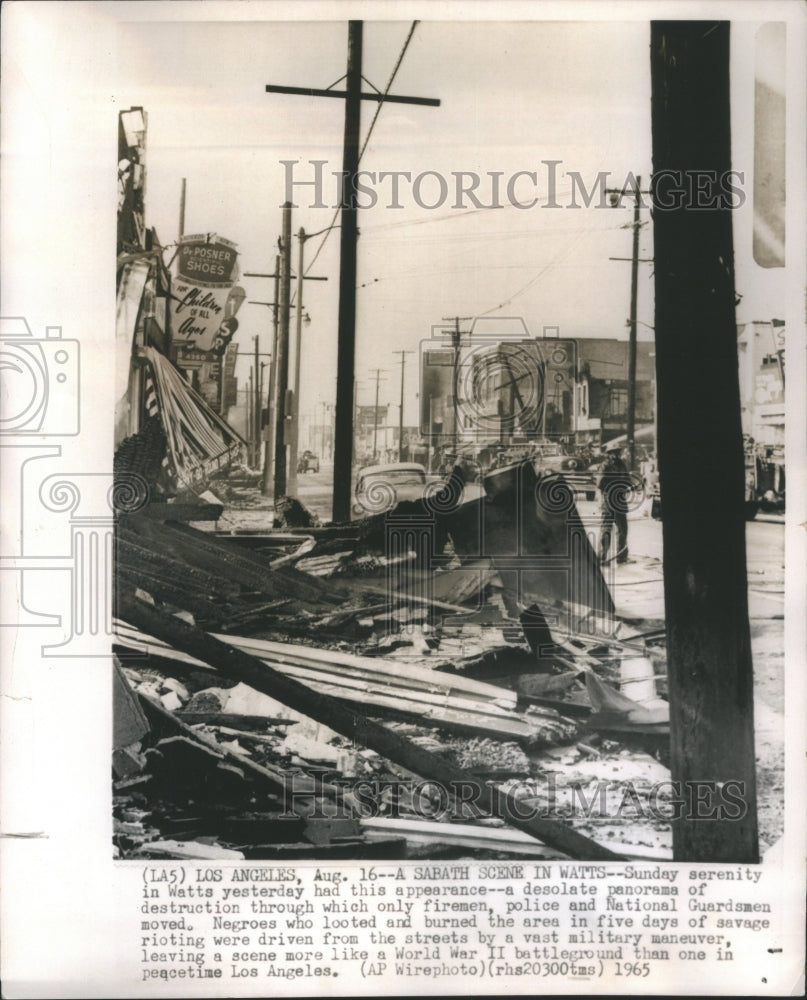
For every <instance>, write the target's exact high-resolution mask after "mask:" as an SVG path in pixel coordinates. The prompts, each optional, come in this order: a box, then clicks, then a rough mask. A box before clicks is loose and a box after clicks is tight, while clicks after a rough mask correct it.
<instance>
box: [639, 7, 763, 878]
mask: <svg viewBox="0 0 807 1000" xmlns="http://www.w3.org/2000/svg"><path fill="white" fill-rule="evenodd" d="M651 76H652V127H653V170H654V174H655V175H656V176H659V175H660V173H661V172H662V171H665V172H666V171H670V172H677V173H671V174H667V176H676V177H679V178H680V179H681V180H679V183H681V182H685V183H687V184H688V193H689V200H688V201H687V200H686V199H684V201H683V204H681V205H680V206H678V207H673V208H669V207H665V208H662V207H660V206H656V208H655V211H654V215H653V227H654V244H655V252H654V256H655V298H656V318H655V326H656V377H657V391H658V453H659V454H658V458H659V477H660V485H661V497H662V506H663V532H664V594H665V602H666V617H667V668H668V677H669V689H670V730H671V762H670V767H671V772H672V779H673V782H681V786H680V787H681V796H682V798H683V800H684V808H683V812H682V815H681V816H680V817H679V818H678V819H676V820H674V821H673V851H674V858H675V860H676V861H709V862H721V861H722V862H749V863H753V862H756V861H757V860H758V856H759V848H758V842H757V810H756V777H755V761H754V684H753V668H752V662H751V642H750V629H749V623H748V603H747V591H746V587H747V573H746V557H745V518H744V509H743V508H744V504H743V490H744V479H745V475H744V466H743V442H742V427H741V424H740V391H739V377H738V366H737V328H736V321H735V312H734V310H735V290H734V268H733V260H734V248H733V243H732V216H731V210H730V208H729V206H728V205H727V204H726V203H725V200H721V197H720V194H721V189H720V186H719V183H720V180H721V179H722V178H724V177H725V176H726V172H727V171H728V170H729V169H730V167H731V134H730V117H729V113H730V107H729V23H728V22H727V21H720V22H712V23H709V22H707V21H657V22H653V24H652V27H651ZM704 176H707V177H708V176H713V177H715V178H716V179H717V180H716V181H715V188H714V191H713V192H711V195H713V198H712V197H711V196H710V195H708V194H707V197H709V198H710V201H711V204H710V205H709V207H708V208H704V207H703V205H704V193H703V190H699V189H698V188H697V186H696V184H697V178H698V177H701V178H702V177H704ZM696 199H697V201H696ZM698 783H701V784H700V785H699V784H698ZM710 789H712V790H713V791H712V792H711V793H710V791H709V790H710ZM715 789H717V790H720V789H722V790H723V792H726V791H728V790H729V789H731V793H732V794H733V795H734V796H735V797H739V798H741V801H742V806H743V815H741V816H739V817H738V816H737V809H736V807H732V806H731V805H730V804H729V808H728V809H727V810H726V809H725V802H724V800H723V798H722V797H721V795H720V792H719V791H717V792H715V791H714V790H715ZM699 790H700V797H699V796H698V792H699ZM721 806H723V807H724V809H723V811H722V812H721Z"/></svg>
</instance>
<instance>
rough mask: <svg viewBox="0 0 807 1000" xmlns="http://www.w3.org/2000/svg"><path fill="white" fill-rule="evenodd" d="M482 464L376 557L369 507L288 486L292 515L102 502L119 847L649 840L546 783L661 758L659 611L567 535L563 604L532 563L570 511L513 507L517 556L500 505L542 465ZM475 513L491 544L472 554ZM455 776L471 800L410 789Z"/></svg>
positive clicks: (630, 776) (586, 849)
mask: <svg viewBox="0 0 807 1000" xmlns="http://www.w3.org/2000/svg"><path fill="white" fill-rule="evenodd" d="M518 470H520V471H518ZM494 480H495V481H494V483H493V488H492V490H491V491H490V492H491V502H490V503H489V504H488V505H487V506H485V505H484V504H482V502H481V501H474V502H472V503H471V504H465V505H461V506H460V507H457V508H455V509H451V508H450V506H444V507H443V508H442V510H441V512H440V514H439V516H438V517H437V518H436V519H435V522H434V534H433V538H435V539H437V542H438V543H441V544H442V547H441V548H440V549H439V552H436V556H438V557H439V558H435V560H434V565H431V566H430V565H424V564H422V563H421V560H420V558H419V557H417V556H416V555H415V554H414V552H413V553H411V554H410V553H408V552H407V551H403V552H401V553H400V554H399V555H398V556H395V557H392V558H388V556H387V554H386V553H387V551H388V550H387V549H386V547H385V546H386V537H385V535H384V532H385V531H386V530H387V528H386V527H385V522H384V519H383V516H378V515H377V516H375V517H370V518H366V519H365V520H364V521H362V522H357V523H352V524H350V525H324V526H323V525H320V524H318V523H315V522H314V521H313V520H312V519H306V523H305V524H301V523H299V520H300V519H299V518H298V517H297V515H298V514H300V510H298V509H297V507H296V505H294V504H289V505H287V506H288V508H289V511H288V512H290V514H291V520H290V521H289V519H288V518H286V523H285V524H284V526H283V528H282V529H272V530H270V531H265V532H262V533H258V532H255V531H248V532H243V533H238V532H231V533H224V532H218V531H215V530H209V529H208V530H201V529H200V527H198V526H197V527H194V526H191V524H189V523H188V522H187V520H185V518H184V515H185V514H186V513H187V511H185V510H184V509H182V510H179V511H178V514H179V515H180V516H178V518H177V520H176V521H175V520H173V519H172V518H171V517H170V516H166V511H160V512H159V516H156V515H155V514H154V513H153V512H152V513H149V514H147V515H145V516H143V515H141V514H127V515H121V516H119V517H118V523H117V532H116V556H117V598H118V615H119V618H120V619H121V620H119V622H118V625H117V638H116V652H117V656H118V657H119V659H120V663H121V665H122V666H121V667H120V668H119V677H118V681H117V682H116V684H117V685H118V686H120V685H121V681H123V684H124V691H125V693H126V697H125V698H123V699H122V700H120V699H119V696H116V706H117V705H118V701H119V700H120V704H121V708H120V714H121V718H122V719H124V718H125V717H126V716H127V713H128V716H133V715H135V713H134V712H133V709H132V706H133V705H134V706H137V711H138V712H139V713H140V716H142V723H141V725H140V726H139V727H138V728H137V729H136V735H135V737H134V739H132V740H131V741H130V743H129V744H127V745H125V746H119V745H118V742H117V740H116V746H115V757H114V759H113V765H114V778H115V798H114V816H115V829H114V837H115V845H116V849H117V852H118V856H120V857H141V856H142V857H158V856H170V850H171V848H170V846H166V845H171V844H173V843H181V844H184V845H185V846H184V847H183V848H182V849H181V850H182V851H183V852H185V853H184V854H183V855H182V856H186V857H204V856H208V855H206V854H205V853H204V852H205V851H208V852H211V853H210V854H209V856H211V857H214V856H216V854H215V852H217V851H219V852H224V853H222V854H220V855H219V856H221V857H224V856H227V855H226V852H235V854H238V856H241V857H245V858H250V859H255V858H260V859H264V858H281V857H282V858H293V857H307V856H311V857H318V858H319V857H326V856H329V857H356V858H369V857H389V858H401V857H417V856H423V855H428V856H435V854H434V852H437V855H439V854H440V852H441V851H447V850H458V851H460V852H462V853H465V854H466V856H480V857H487V856H502V857H507V856H510V855H514V856H524V855H525V854H526V855H531V856H534V857H554V856H561V857H562V856H570V857H585V858H593V857H600V856H606V855H608V856H613V857H618V856H624V857H634V856H635V857H649V856H655V855H654V852H655V854H658V855H659V856H664V852H665V851H667V844H666V840H665V839H664V838H665V837H666V835H667V833H668V832H669V823H668V822H666V823H665V821H664V820H663V819H662V820H659V821H658V822H651V821H648V820H647V819H646V818H644V819H643V818H642V816H641V815H629V814H627V813H625V812H624V810H623V811H622V812H620V811H619V810H617V809H612V810H611V813H610V814H609V816H608V820H609V823H610V825H609V826H608V827H607V829H606V827H605V826H603V825H602V822H600V821H599V820H598V821H597V822H592V821H591V817H590V816H588V817H587V816H585V815H578V814H576V813H575V812H574V810H571V811H569V810H568V808H567V805H566V804H564V803H558V802H555V801H552V800H551V797H547V796H545V795H544V794H543V791H542V785H544V784H545V783H546V782H547V780H551V781H552V782H555V783H556V784H557V783H559V784H560V786H562V787H564V788H568V787H572V786H573V785H574V783H575V782H577V783H578V785H579V787H580V788H581V789H583V792H584V793H585V792H586V791H591V788H590V786H591V782H592V781H595V782H600V784H602V782H606V783H607V782H614V781H616V778H614V777H613V775H612V776H611V777H607V775H609V774H612V772H609V771H608V770H607V767H606V765H607V763H608V762H610V761H612V760H614V759H619V760H620V761H621V764H622V766H623V769H624V773H625V775H626V777H625V781H627V782H630V781H632V780H634V778H635V780H637V781H638V780H639V778H640V776H641V774H642V773H643V772H642V767H643V765H642V761H643V760H645V759H650V760H652V761H653V762H654V764H655V765H656V766H657V767H658V769H659V771H658V776H659V779H660V780H663V775H664V774H666V775H667V778H669V771H668V770H667V769H666V767H665V766H664V763H663V760H664V757H665V753H666V743H665V740H664V739H663V737H665V736H666V733H667V731H668V726H667V722H666V720H667V718H668V715H665V707H664V706H666V702H663V701H662V700H660V699H658V697H657V693H658V692H661V693H663V690H664V672H665V671H664V654H663V630H659V629H658V628H657V627H656V626H655V623H649V625H648V623H644V622H642V621H637V622H633V623H632V624H630V625H628V624H627V623H625V622H622V623H619V622H618V620H616V618H615V616H614V614H613V603H612V602H611V600H610V595H609V594H608V591H607V586H606V584H605V581H604V580H603V578H602V575H601V573H600V571H599V568H598V567H597V565H596V560H592V559H589V558H588V557H587V553H586V550H584V549H583V550H581V552H582V555H581V558H580V559H579V560H578V562H579V563H580V565H581V566H582V572H583V574H584V577H585V580H584V581H578V583H577V585H576V589H573V590H572V592H571V597H572V598H575V599H576V600H577V601H578V602H580V601H583V602H584V603H583V604H580V603H574V602H572V603H570V600H569V598H570V592H569V589H568V587H567V586H566V584H563V583H562V582H561V581H559V580H555V579H552V578H551V577H552V574H551V573H541V572H540V570H539V568H538V567H539V565H540V557H541V556H542V555H546V554H547V552H551V551H553V549H556V548H557V547H558V546H561V545H565V544H566V542H567V540H568V539H567V536H563V538H562V537H561V533H562V532H561V522H562V523H563V524H568V523H569V522H570V518H569V517H567V516H566V513H567V512H564V515H563V517H562V518H561V517H558V518H557V519H556V518H553V516H552V514H551V512H550V514H549V515H543V516H537V517H533V516H527V515H525V514H522V516H521V524H520V527H519V528H518V529H517V531H520V532H521V535H520V541H519V542H518V544H519V545H522V546H523V545H524V544H526V546H527V550H526V551H527V555H529V556H530V558H531V559H533V560H538V562H533V563H531V568H530V571H529V572H527V573H524V572H523V571H516V569H515V568H514V567H515V566H516V563H515V562H514V559H515V557H516V555H517V553H518V549H517V547H516V548H515V550H514V546H515V544H516V543H515V541H514V539H515V535H513V533H512V531H513V530H516V529H513V528H512V525H511V524H508V520H507V511H508V510H512V509H513V504H515V505H516V509H521V508H520V507H519V505H520V504H522V503H523V500H524V497H525V496H527V495H528V494H529V493H530V491H533V493H534V492H535V490H537V489H539V488H540V483H539V482H538V481H537V480H534V473H533V477H531V476H530V473H529V472H528V471H527V470H526V469H523V468H521V467H518V468H517V471H516V472H513V471H512V470H511V471H508V470H501V471H500V470H497V474H496V476H495V477H494ZM221 495H226V491H224V490H221V489H218V488H217V496H221ZM210 499H215V497H210ZM162 506H164V507H165V508H170V507H172V506H174V505H173V504H170V503H169V504H163V505H162ZM301 509H302V510H303V513H305V511H304V509H303V508H302V507H301ZM420 509H421V510H422V508H420ZM532 509H535V510H538V509H539V508H538V506H537V505H535V504H533V508H532ZM288 512H287V513H288ZM400 513H402V514H406V510H404V511H402V512H400ZM409 513H410V514H412V515H413V516H414V515H415V513H416V511H415V509H413V510H411V511H409ZM480 517H481V518H483V523H484V519H488V521H487V523H485V528H484V530H486V531H487V533H488V539H489V540H490V539H493V540H494V541H493V544H494V545H495V546H496V552H495V553H494V554H493V555H486V556H485V557H484V558H479V557H478V554H477V555H474V552H475V551H476V550H475V549H474V541H473V539H474V532H475V531H476V530H477V527H478V525H479V524H480V521H479V518H480ZM201 520H202V519H201V518H200V521H201ZM292 522H293V523H292ZM571 522H572V524H573V527H574V526H575V523H574V517H572V518H571ZM475 526H476V527H475ZM563 531H568V528H563ZM525 539H526V542H525ZM403 566H405V567H406V569H405V572H402V571H401V567H403ZM533 567H534V568H533ZM398 588H400V589H398ZM586 588H588V589H587V590H586ZM135 595H139V596H135ZM144 600H145V601H147V602H148V603H145V604H144V603H143V601H144ZM585 601H588V602H590V603H589V604H588V605H587V604H585ZM140 607H142V608H143V609H144V611H143V614H144V615H145V617H143V618H141V615H140V612H139V611H138V608H140ZM121 609H123V611H121ZM149 609H151V610H149ZM603 617H605V618H608V619H609V621H610V625H611V626H612V627H611V628H609V629H608V630H605V629H603V628H601V625H602V619H603ZM182 620H184V621H185V622H186V623H189V624H186V625H185V626H182V625H181V624H180V623H181V621H182ZM147 621H148V622H150V623H152V624H150V625H149V627H144V623H145V622H147ZM154 623H156V624H154ZM172 623H176V625H174V624H172ZM571 625H575V626H577V628H573V627H570V626H571ZM613 626H616V627H613ZM155 631H156V632H161V634H160V635H157V634H154V633H155ZM203 636H207V637H208V641H207V642H205V643H201V639H202V637H203ZM197 637H198V638H197ZM186 640H187V642H188V643H189V645H188V646H185V645H184V643H185V641H186ZM191 648H193V649H194V652H193V653H192V652H189V650H190V649H191ZM211 650H212V653H211ZM227 651H229V652H227ZM637 660H642V661H643V662H646V663H647V664H651V666H650V668H649V669H650V674H651V687H652V694H653V698H651V699H647V698H644V700H643V699H642V698H634V697H633V695H634V694H636V692H637V691H639V692H641V693H642V694H644V695H646V694H647V688H646V685H645V687H642V686H641V683H640V681H639V680H637V678H636V677H634V676H627V674H626V669H625V668H623V664H625V663H627V662H629V661H631V662H634V665H635V661H637ZM211 661H212V662H211ZM231 663H232V664H234V666H233V669H232V671H231ZM245 670H246V671H247V674H248V675H249V677H250V678H251V679H250V680H247V681H245V679H244V676H245V675H244V673H243V671H245ZM642 670H645V667H644V666H643V667H642ZM249 671H253V673H251V674H250V673H249ZM259 671H260V672H259ZM629 672H630V671H628V673H629ZM645 672H646V670H645ZM239 678H241V679H239ZM255 684H257V685H258V687H257V688H256V687H255V686H254V685H255ZM623 687H624V691H622V690H621V688H623ZM116 690H117V689H116ZM289 692H291V695H289ZM298 692H304V694H298ZM289 698H290V699H291V702H292V704H291V705H290V704H289ZM300 698H302V699H303V701H302V702H299V701H298V702H296V703H295V699H300ZM303 702H304V704H305V705H306V706H308V711H303V710H301V707H300V706H301V704H303ZM295 704H296V707H295ZM309 712H314V716H313V717H312V716H311V715H310V714H309ZM118 714H119V713H118V709H117V708H116V719H117V717H118ZM135 717H136V715H135ZM144 725H145V727H146V728H145V729H143V726H144ZM331 725H332V726H333V727H334V728H330V726H331ZM121 731H123V730H121ZM121 738H123V737H121ZM648 754H650V755H651V756H649V757H648ZM587 763H588V764H589V765H591V764H597V765H598V766H600V765H602V767H601V773H602V775H605V776H606V777H602V778H592V774H594V773H595V772H594V771H592V769H591V767H587V766H586V764H587ZM634 764H635V765H636V766H635V767H634V766H633V765H634ZM596 773H597V774H600V771H597V772H596ZM451 780H461V781H466V782H474V783H475V786H476V787H478V788H479V791H480V796H481V801H482V803H483V805H482V806H481V807H480V805H479V804H478V803H477V804H475V805H473V806H469V804H468V803H467V802H465V803H463V802H462V801H461V799H460V798H458V797H456V796H452V795H450V794H449V795H442V796H441V795H437V800H435V798H434V795H432V798H429V795H426V796H425V798H424V793H423V792H421V794H420V796H418V795H414V794H413V792H412V789H413V788H414V789H417V788H421V789H422V788H423V787H425V784H428V783H431V784H432V785H434V786H435V788H437V786H440V784H441V782H442V783H443V785H444V786H445V785H446V784H447V783H448V784H450V782H451ZM367 783H370V786H371V787H372V788H373V790H374V795H373V796H372V797H371V798H370V799H367V797H366V796H365V797H364V799H362V795H361V791H362V789H363V788H364V787H365V786H366V785H367ZM290 789H293V794H292V795H291V797H290V791H289V790H290ZM354 789H355V792H356V794H355V795H354ZM432 791H434V789H433V790H432ZM375 792H377V794H375ZM592 794H593V792H592ZM530 796H532V798H530ZM519 802H520V803H522V804H524V803H525V802H526V803H532V804H533V805H534V804H535V803H539V804H540V806H541V808H540V810H539V811H538V814H539V817H540V818H539V819H538V820H537V821H536V823H535V824H534V825H533V827H532V828H529V829H524V828H523V824H522V827H521V828H520V827H518V824H517V823H516V824H514V823H513V822H511V821H508V823H507V825H506V826H504V827H502V826H501V819H500V818H499V819H496V810H495V809H494V812H493V813H491V812H490V808H491V807H492V806H497V805H498V806H499V807H501V806H502V805H503V804H506V803H509V804H510V807H514V806H515V805H516V804H517V803H519ZM368 803H369V804H368ZM485 806H486V807H487V808H485ZM609 808H610V807H609ZM436 810H437V812H439V816H438V820H439V821H435V819H434V816H435V815H437V813H436V812H435V811H436ZM515 811H517V810H515ZM640 812H641V810H640ZM491 824H493V825H491ZM497 824H498V825H497ZM541 824H543V826H541ZM538 829H541V830H543V831H544V832H545V833H546V834H547V836H548V838H549V839H548V840H547V839H546V838H542V837H541V836H539V835H538V834H537V833H536V830H538ZM665 831H666V833H665ZM581 834H583V836H580V835H581ZM661 834H663V835H664V836H661ZM660 836H661V839H659V837H660ZM550 841H552V843H550ZM200 845H201V846H200ZM564 848H565V849H564ZM609 848H610V852H609V850H608V849H609ZM177 850H179V848H177ZM160 851H163V852H167V853H165V854H163V855H160V853H159V852H160ZM194 851H197V852H201V853H197V854H194V853H193V852H194ZM429 852H432V853H429ZM648 852H649V853H648ZM175 856H179V855H175ZM666 856H670V855H669V853H668V854H667V855H666Z"/></svg>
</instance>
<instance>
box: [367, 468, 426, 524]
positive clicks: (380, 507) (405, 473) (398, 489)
mask: <svg viewBox="0 0 807 1000" xmlns="http://www.w3.org/2000/svg"><path fill="white" fill-rule="evenodd" d="M429 481H430V480H429V478H428V477H427V475H426V469H425V468H424V467H423V466H422V465H420V464H419V463H418V462H393V463H391V464H388V465H366V466H365V467H364V468H363V469H359V472H358V476H357V478H356V492H355V499H354V503H353V513H354V514H357V515H360V514H383V513H384V512H385V511H388V510H391V509H392V508H393V507H394V506H395V505H396V504H397V503H400V501H402V500H420V499H422V497H423V495H424V493H425V491H426V488H427V486H428V484H429Z"/></svg>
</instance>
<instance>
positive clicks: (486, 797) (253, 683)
mask: <svg viewBox="0 0 807 1000" xmlns="http://www.w3.org/2000/svg"><path fill="white" fill-rule="evenodd" d="M119 614H120V615H121V617H122V618H123V619H124V620H125V621H127V622H128V623H129V624H131V625H133V626H135V627H136V628H139V629H141V630H143V631H145V632H148V633H149V634H151V635H155V636H156V637H157V638H159V639H162V640H163V641H165V642H168V643H170V644H171V645H173V646H174V647H175V648H177V649H179V650H181V651H182V652H184V653H186V654H188V655H190V656H193V657H198V658H199V659H202V660H204V661H205V662H207V663H209V664H210V665H211V666H214V667H215V668H216V669H217V670H219V671H220V672H221V673H222V674H224V675H226V676H228V677H232V678H234V679H236V680H240V681H243V682H244V683H245V684H248V685H249V686H250V687H253V688H255V689H256V690H258V691H262V692H264V693H265V694H268V695H269V696H270V697H272V698H276V699H277V700H278V701H282V702H283V703H284V704H286V705H288V706H289V707H290V708H293V709H295V710H296V711H299V712H302V713H303V714H305V715H307V716H309V717H310V718H312V719H314V720H316V721H318V722H322V723H323V724H324V725H327V726H329V727H330V728H332V729H335V730H336V731H337V732H339V733H341V734H342V735H343V736H346V737H348V738H349V739H352V740H354V741H355V742H357V743H359V744H361V745H363V746H367V747H369V748H370V749H371V750H374V751H375V752H376V753H379V754H381V755H382V756H384V757H387V758H388V759H390V760H392V761H394V762H396V763H398V764H400V765H402V766H403V767H405V768H407V769H408V770H410V771H413V772H415V773H416V774H420V775H421V776H423V777H428V778H431V779H433V780H435V781H439V782H441V783H443V784H444V785H445V786H446V787H447V788H451V787H455V788H458V787H469V783H470V782H471V781H472V779H471V778H470V777H469V775H468V773H467V772H466V771H463V770H462V769H461V768H457V767H454V766H453V765H451V764H449V763H447V762H446V761H445V760H443V759H442V758H441V757H439V756H438V755H436V754H433V753H430V752H429V751H428V750H424V749H423V748H422V747H419V746H417V745H415V744H414V743H412V742H411V741H410V740H407V739H405V738H404V737H402V736H400V735H399V734H398V733H394V732H392V731H391V730H389V729H387V728H385V727H384V726H381V725H379V724H378V723H375V722H372V721H371V720H370V719H367V718H365V717H364V716H362V715H361V714H359V713H357V712H355V711H353V710H351V709H347V708H345V707H344V706H343V705H342V704H341V703H340V702H339V701H338V700H337V699H335V698H331V697H329V696H327V695H323V694H319V693H317V692H316V691H313V690H311V688H310V687H308V686H306V685H304V684H301V683H300V682H299V681H296V680H294V679H292V678H290V677H285V676H284V675H283V674H281V673H280V672H279V671H277V670H275V669H273V668H272V667H269V666H267V665H266V664H264V663H262V662H261V661H260V660H258V659H257V658H256V657H254V656H250V655H249V654H247V653H245V652H243V651H241V650H239V649H236V648H235V647H233V646H231V645H228V644H227V643H225V642H222V641H221V640H219V639H215V638H213V637H212V636H210V635H208V634H207V633H205V632H203V631H201V630H200V629H197V628H195V627H194V626H192V625H188V624H187V623H186V622H183V621H180V620H179V619H176V618H172V617H171V616H169V615H166V614H164V613H163V612H161V611H159V610H157V609H155V608H152V607H150V606H148V605H147V604H144V603H143V602H142V601H140V600H138V599H137V598H136V597H135V596H134V595H133V594H130V595H124V596H122V597H121V600H120V604H119ZM476 785H477V787H476V789H475V790H476V791H478V796H477V800H476V801H477V804H478V806H479V808H481V809H483V810H484V811H486V812H488V813H491V814H493V815H498V816H501V817H502V818H503V819H505V820H506V822H508V823H509V824H510V825H512V826H515V827H517V828H518V829H522V830H524V831H526V832H527V833H528V834H530V835H531V836H533V837H536V838H537V839H538V840H540V841H542V842H544V843H545V844H547V845H549V846H550V847H555V848H557V849H558V850H560V851H563V852H564V853H565V854H568V855H570V856H571V857H576V858H583V859H586V860H599V859H601V860H611V861H619V860H622V859H621V858H620V856H619V855H617V854H614V853H613V852H612V851H609V850H608V849H607V848H605V847H603V846H602V845H600V844H598V843H596V842H595V841H593V840H590V839H589V838H588V837H584V836H583V835H582V834H580V833H578V832H577V831H576V830H573V829H571V828H570V827H568V826H566V825H565V824H563V823H560V822H557V821H555V820H545V819H542V818H539V817H534V816H531V817H528V818H524V816H523V810H522V804H521V803H520V802H519V801H518V800H517V799H516V797H515V796H513V795H512V794H511V793H509V792H508V791H506V790H505V789H501V788H496V787H489V786H487V785H484V784H481V783H479V782H477V783H476Z"/></svg>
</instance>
